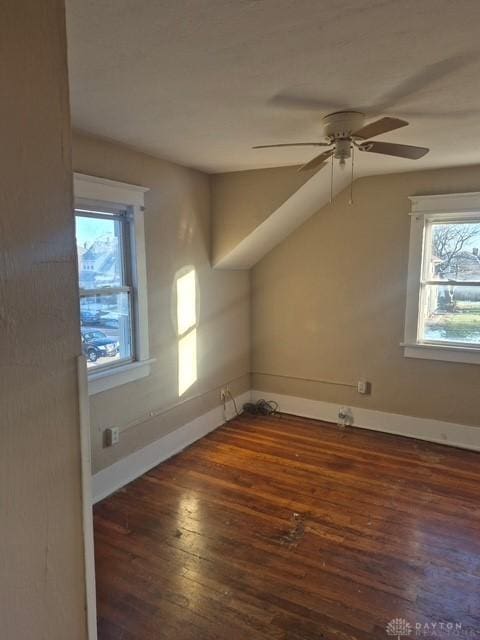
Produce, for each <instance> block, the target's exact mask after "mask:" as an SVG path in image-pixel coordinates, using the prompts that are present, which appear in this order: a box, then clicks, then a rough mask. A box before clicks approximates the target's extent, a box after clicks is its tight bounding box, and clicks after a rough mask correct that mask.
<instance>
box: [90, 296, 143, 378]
mask: <svg viewBox="0 0 480 640" xmlns="http://www.w3.org/2000/svg"><path fill="white" fill-rule="evenodd" d="M80 324H81V329H82V349H83V353H84V355H85V357H86V358H87V366H88V367H89V368H93V367H100V366H105V365H111V364H115V363H116V362H118V361H121V360H130V359H131V358H132V340H131V336H132V325H131V318H130V294H129V293H115V294H109V295H95V296H82V297H81V298H80Z"/></svg>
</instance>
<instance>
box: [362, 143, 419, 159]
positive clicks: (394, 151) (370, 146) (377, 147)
mask: <svg viewBox="0 0 480 640" xmlns="http://www.w3.org/2000/svg"><path fill="white" fill-rule="evenodd" d="M358 148H359V149H360V151H369V152H370V153H383V154H385V155H387V156H396V157H398V158H408V159H409V160H418V159H419V158H423V156H424V155H425V154H427V153H428V152H429V151H430V149H427V148H426V147H413V146H411V145H409V144H393V143H392V142H375V141H373V142H362V144H361V145H359V147H358Z"/></svg>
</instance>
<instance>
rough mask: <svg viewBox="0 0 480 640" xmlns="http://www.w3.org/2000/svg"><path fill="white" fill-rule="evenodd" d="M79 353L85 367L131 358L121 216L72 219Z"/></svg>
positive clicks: (89, 214) (81, 216) (128, 301)
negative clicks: (78, 303)
mask: <svg viewBox="0 0 480 640" xmlns="http://www.w3.org/2000/svg"><path fill="white" fill-rule="evenodd" d="M75 223H76V224H75V227H76V239H77V254H78V273H79V285H80V324H81V334H82V349H83V353H84V355H85V357H86V358H87V366H88V367H89V368H96V367H105V366H109V365H112V364H117V363H118V362H119V361H121V360H130V359H131V358H132V340H131V335H132V326H131V290H130V286H129V285H130V279H129V274H128V270H127V269H128V261H127V260H126V252H125V249H126V247H125V240H124V238H125V235H126V234H125V229H124V225H125V224H128V223H126V222H125V221H124V220H123V219H122V218H121V217H120V216H114V215H110V214H102V213H97V214H94V213H89V212H88V213H87V212H84V215H82V214H81V213H80V212H79V211H77V212H76V216H75Z"/></svg>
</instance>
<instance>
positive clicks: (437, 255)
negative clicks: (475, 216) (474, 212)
mask: <svg viewBox="0 0 480 640" xmlns="http://www.w3.org/2000/svg"><path fill="white" fill-rule="evenodd" d="M430 243H431V246H430V247H429V251H428V254H429V255H427V264H426V273H425V279H426V280H480V256H479V252H480V222H454V223H452V222H450V223H443V224H435V223H434V224H432V225H431V234H430Z"/></svg>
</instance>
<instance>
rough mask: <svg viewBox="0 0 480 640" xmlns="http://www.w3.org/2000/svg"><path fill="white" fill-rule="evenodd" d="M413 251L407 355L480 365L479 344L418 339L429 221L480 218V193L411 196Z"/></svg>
mask: <svg viewBox="0 0 480 640" xmlns="http://www.w3.org/2000/svg"><path fill="white" fill-rule="evenodd" d="M409 200H410V203H411V211H410V216H411V222H410V252H409V260H408V277H407V303H406V310H405V335H404V342H402V343H401V346H402V347H403V352H404V356H405V357H407V358H422V359H426V360H442V361H446V362H465V363H468V364H480V346H479V347H475V346H472V345H468V346H462V345H458V344H440V343H435V342H432V341H428V342H427V341H422V340H421V339H419V337H418V336H419V322H420V313H421V308H420V306H421V300H422V295H421V293H422V292H421V286H422V284H421V280H422V276H423V260H424V256H423V248H424V243H425V234H426V229H427V228H428V224H429V223H430V222H442V221H443V222H452V221H457V220H458V221H467V220H471V221H473V220H475V221H480V192H471V193H452V194H440V195H425V196H410V198H409Z"/></svg>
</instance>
